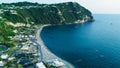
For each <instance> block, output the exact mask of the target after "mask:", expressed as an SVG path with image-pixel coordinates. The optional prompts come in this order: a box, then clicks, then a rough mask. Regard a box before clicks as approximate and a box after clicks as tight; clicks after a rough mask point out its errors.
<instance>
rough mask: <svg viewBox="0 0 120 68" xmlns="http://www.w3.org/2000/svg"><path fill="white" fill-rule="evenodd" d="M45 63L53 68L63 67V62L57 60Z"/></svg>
mask: <svg viewBox="0 0 120 68" xmlns="http://www.w3.org/2000/svg"><path fill="white" fill-rule="evenodd" d="M47 63H48V64H49V65H52V66H55V67H62V66H64V65H65V64H64V63H63V62H61V61H59V60H58V59H52V60H48V61H47Z"/></svg>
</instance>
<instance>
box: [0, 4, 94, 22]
mask: <svg viewBox="0 0 120 68" xmlns="http://www.w3.org/2000/svg"><path fill="white" fill-rule="evenodd" d="M0 10H1V12H2V13H1V14H0V15H1V16H2V17H3V18H7V20H9V21H11V22H13V23H30V24H33V23H35V24H66V23H74V22H80V23H81V22H82V23H83V22H89V21H93V16H92V14H91V12H90V11H89V10H87V9H86V8H84V7H82V6H80V5H79V4H78V3H76V2H66V3H59V4H38V3H29V2H20V3H11V4H1V6H0Z"/></svg>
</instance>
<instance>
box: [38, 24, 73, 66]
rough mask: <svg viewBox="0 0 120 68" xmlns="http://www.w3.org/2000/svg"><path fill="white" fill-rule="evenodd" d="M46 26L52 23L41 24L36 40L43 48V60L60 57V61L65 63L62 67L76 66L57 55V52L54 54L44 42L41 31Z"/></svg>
mask: <svg viewBox="0 0 120 68" xmlns="http://www.w3.org/2000/svg"><path fill="white" fill-rule="evenodd" d="M46 26H50V24H47V25H40V26H39V28H38V30H37V32H36V39H37V40H36V42H37V43H38V44H39V45H40V46H41V50H42V56H43V57H42V60H43V61H47V60H51V59H58V60H59V61H61V62H63V63H64V64H65V66H63V67H61V68H75V67H74V66H73V65H72V64H71V63H69V62H67V61H65V60H63V59H61V58H59V57H57V56H56V55H55V54H53V53H52V52H51V51H50V50H49V49H48V48H47V47H46V46H45V44H44V42H43V41H42V39H41V37H40V35H41V31H42V29H43V28H44V27H46Z"/></svg>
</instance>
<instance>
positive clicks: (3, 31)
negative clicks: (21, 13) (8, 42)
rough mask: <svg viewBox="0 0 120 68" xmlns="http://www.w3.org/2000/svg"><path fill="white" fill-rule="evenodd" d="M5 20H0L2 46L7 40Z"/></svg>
mask: <svg viewBox="0 0 120 68" xmlns="http://www.w3.org/2000/svg"><path fill="white" fill-rule="evenodd" d="M5 21H6V19H0V41H1V42H2V43H3V44H4V43H5V39H8V38H7V24H6V23H5Z"/></svg>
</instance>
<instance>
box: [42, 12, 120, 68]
mask: <svg viewBox="0 0 120 68" xmlns="http://www.w3.org/2000/svg"><path fill="white" fill-rule="evenodd" d="M94 18H95V22H93V23H87V24H72V25H61V26H51V27H45V28H44V29H43V31H42V34H41V37H42V39H43V41H44V43H45V45H46V46H47V47H48V49H50V50H51V51H52V52H53V53H54V54H56V55H57V56H59V57H61V58H62V59H64V60H67V61H68V62H70V63H72V64H73V65H75V67H76V68H120V15H117V14H116V15H112V14H111V15H107V14H94Z"/></svg>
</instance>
